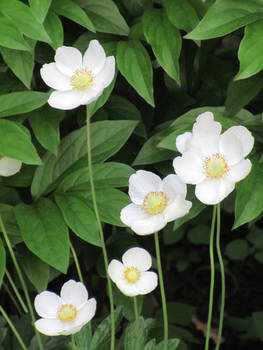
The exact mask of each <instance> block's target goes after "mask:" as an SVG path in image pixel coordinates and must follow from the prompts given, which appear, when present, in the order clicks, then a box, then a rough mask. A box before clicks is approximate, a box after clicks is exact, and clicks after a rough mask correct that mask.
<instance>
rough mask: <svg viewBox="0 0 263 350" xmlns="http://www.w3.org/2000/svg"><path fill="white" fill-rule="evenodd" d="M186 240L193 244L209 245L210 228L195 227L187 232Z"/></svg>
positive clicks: (203, 226)
mask: <svg viewBox="0 0 263 350" xmlns="http://www.w3.org/2000/svg"><path fill="white" fill-rule="evenodd" d="M187 239H188V241H189V242H191V243H193V244H209V239H210V227H209V226H206V225H202V224H201V225H197V226H194V227H192V228H191V229H190V230H189V231H188V232H187Z"/></svg>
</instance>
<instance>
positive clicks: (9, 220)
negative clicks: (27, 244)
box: [0, 203, 21, 236]
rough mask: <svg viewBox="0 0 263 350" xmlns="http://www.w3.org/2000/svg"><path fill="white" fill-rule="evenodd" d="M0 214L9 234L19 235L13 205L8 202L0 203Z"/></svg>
mask: <svg viewBox="0 0 263 350" xmlns="http://www.w3.org/2000/svg"><path fill="white" fill-rule="evenodd" d="M0 215H1V217H2V220H3V222H4V225H5V229H6V232H7V234H8V235H9V236H21V233H20V229H19V227H18V224H17V222H16V218H15V214H14V207H13V206H12V205H8V204H3V203H1V204H0Z"/></svg>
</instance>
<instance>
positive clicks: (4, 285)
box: [3, 282, 23, 316]
mask: <svg viewBox="0 0 263 350" xmlns="http://www.w3.org/2000/svg"><path fill="white" fill-rule="evenodd" d="M3 287H4V289H5V291H6V292H7V294H8V295H9V298H10V299H11V300H12V302H13V303H14V305H15V307H16V308H17V311H18V313H19V315H20V316H22V315H23V310H22V309H21V307H20V306H19V304H18V303H17V301H16V299H15V297H14V296H13V294H12V292H11V291H10V290H9V288H8V286H7V285H6V283H5V282H3Z"/></svg>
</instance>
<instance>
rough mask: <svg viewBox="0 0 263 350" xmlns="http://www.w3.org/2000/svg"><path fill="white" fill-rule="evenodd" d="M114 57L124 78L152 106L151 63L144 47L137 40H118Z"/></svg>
mask: <svg viewBox="0 0 263 350" xmlns="http://www.w3.org/2000/svg"><path fill="white" fill-rule="evenodd" d="M116 58H117V66H118V68H119V70H120V72H121V74H122V75H123V76H124V78H125V79H126V80H127V81H128V83H129V84H130V85H132V86H133V87H134V89H135V90H136V91H137V93H138V94H139V95H140V96H142V97H143V98H144V99H145V101H146V102H148V103H149V104H150V105H151V106H153V107H154V100H153V71H152V63H151V59H150V56H149V54H148V52H147V50H146V49H145V47H144V46H143V45H142V44H141V42H140V41H138V40H129V41H120V42H119V43H118V46H117V56H116Z"/></svg>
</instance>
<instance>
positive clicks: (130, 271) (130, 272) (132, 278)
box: [124, 266, 141, 283]
mask: <svg viewBox="0 0 263 350" xmlns="http://www.w3.org/2000/svg"><path fill="white" fill-rule="evenodd" d="M124 277H125V278H126V280H127V281H128V282H129V283H135V282H137V281H138V279H139V278H140V277H141V273H140V271H139V270H138V269H137V267H133V266H132V267H127V269H126V270H125V271H124Z"/></svg>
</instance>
